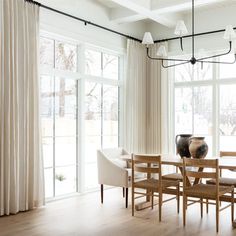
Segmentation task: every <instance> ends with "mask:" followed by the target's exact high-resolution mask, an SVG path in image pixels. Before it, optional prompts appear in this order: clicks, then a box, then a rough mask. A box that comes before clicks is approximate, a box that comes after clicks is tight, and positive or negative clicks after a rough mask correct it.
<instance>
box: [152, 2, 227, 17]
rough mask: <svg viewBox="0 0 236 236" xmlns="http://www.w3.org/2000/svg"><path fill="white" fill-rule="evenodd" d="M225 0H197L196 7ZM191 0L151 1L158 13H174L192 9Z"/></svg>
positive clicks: (153, 8) (153, 9) (154, 10)
mask: <svg viewBox="0 0 236 236" xmlns="http://www.w3.org/2000/svg"><path fill="white" fill-rule="evenodd" d="M224 1H225V0H195V1H194V5H195V7H201V6H206V5H210V4H213V3H219V2H224ZM191 7H192V1H191V0H159V1H152V2H151V10H152V11H153V12H155V13H157V14H165V13H173V12H179V11H185V10H190V9H191Z"/></svg>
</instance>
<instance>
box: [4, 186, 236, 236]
mask: <svg viewBox="0 0 236 236" xmlns="http://www.w3.org/2000/svg"><path fill="white" fill-rule="evenodd" d="M181 200H182V198H181ZM213 207H214V206H211V207H210V213H209V214H208V215H207V214H206V213H204V217H203V219H201V218H200V206H199V205H197V204H196V205H194V206H190V207H189V208H188V211H187V226H186V228H185V229H184V228H183V227H182V212H181V213H180V215H178V214H177V213H176V202H175V201H172V202H168V203H165V204H164V206H163V217H162V218H163V222H161V223H159V222H158V211H157V207H156V208H154V210H151V209H146V210H143V211H139V212H135V216H134V217H132V216H131V208H130V207H129V209H128V210H127V209H125V207H124V199H123V198H122V189H109V190H106V191H105V196H104V204H103V205H101V204H100V198H99V193H98V192H96V193H91V194H87V195H83V196H76V197H73V198H69V199H66V200H60V201H57V202H53V203H49V204H47V206H46V207H44V208H41V209H38V210H34V211H31V212H26V213H20V214H18V215H14V216H8V217H0V236H54V235H55V236H61V235H63V236H77V235H78V236H79V235H82V236H85V235H91V236H96V235H99V236H100V235H101V236H110V235H111V236H116V235H119V236H126V235H129V236H133V235H135V236H137V235H142V236H144V235H145V236H146V235H147V236H148V235H161V236H182V235H185V236H187V235H191V236H195V235H204V236H212V235H217V234H216V233H215V210H214V208H213ZM204 210H205V209H204ZM235 215H236V214H235ZM218 235H224V236H231V235H236V229H235V230H233V229H232V226H231V221H230V208H229V209H227V210H225V211H223V212H221V214H220V232H219V234H218Z"/></svg>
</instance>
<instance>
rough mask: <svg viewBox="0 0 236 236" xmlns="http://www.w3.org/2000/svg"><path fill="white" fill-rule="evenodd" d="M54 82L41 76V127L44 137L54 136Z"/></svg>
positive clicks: (47, 77)
mask: <svg viewBox="0 0 236 236" xmlns="http://www.w3.org/2000/svg"><path fill="white" fill-rule="evenodd" d="M53 88H54V82H53V77H50V76H41V87H40V90H41V125H42V136H43V137H44V136H50V137H52V136H53V114H54V106H53V99H54V93H53Z"/></svg>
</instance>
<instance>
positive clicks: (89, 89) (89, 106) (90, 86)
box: [85, 82, 101, 113]
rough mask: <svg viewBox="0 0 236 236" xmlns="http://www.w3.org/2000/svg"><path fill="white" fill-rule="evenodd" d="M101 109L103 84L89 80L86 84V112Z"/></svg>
mask: <svg viewBox="0 0 236 236" xmlns="http://www.w3.org/2000/svg"><path fill="white" fill-rule="evenodd" d="M90 111H93V112H95V111H101V85H100V84H98V83H90V82H87V83H86V84H85V112H86V113H89V112H90Z"/></svg>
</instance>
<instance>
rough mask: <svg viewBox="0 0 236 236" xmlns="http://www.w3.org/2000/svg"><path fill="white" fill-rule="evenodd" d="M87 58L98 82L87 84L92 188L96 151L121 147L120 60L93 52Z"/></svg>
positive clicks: (87, 158) (87, 140) (88, 177)
mask: <svg viewBox="0 0 236 236" xmlns="http://www.w3.org/2000/svg"><path fill="white" fill-rule="evenodd" d="M85 55H86V74H87V75H88V76H91V75H93V76H96V82H94V80H93V77H88V80H87V81H86V83H85V114H84V116H85V163H86V167H85V173H86V177H85V187H86V189H90V188H93V187H95V186H96V185H97V161H96V160H97V149H99V148H112V147H118V145H119V86H117V85H118V83H117V81H116V80H118V75H119V58H118V57H117V56H114V55H109V54H107V53H101V52H97V51H94V50H90V49H87V50H86V51H85ZM104 79H105V80H104ZM92 80H93V81H92ZM91 176H93V177H92V178H91Z"/></svg>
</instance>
